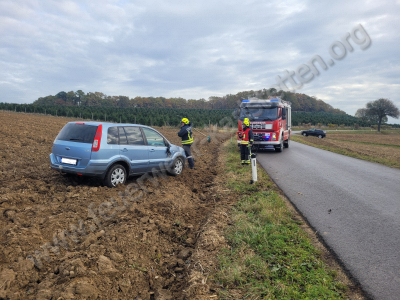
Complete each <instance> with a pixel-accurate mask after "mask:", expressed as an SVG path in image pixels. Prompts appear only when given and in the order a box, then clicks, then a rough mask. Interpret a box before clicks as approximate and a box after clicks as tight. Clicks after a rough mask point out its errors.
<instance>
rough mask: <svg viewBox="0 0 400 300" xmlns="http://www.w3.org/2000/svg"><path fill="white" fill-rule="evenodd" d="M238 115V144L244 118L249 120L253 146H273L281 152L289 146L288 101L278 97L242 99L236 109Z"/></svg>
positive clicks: (290, 112) (290, 113)
mask: <svg viewBox="0 0 400 300" xmlns="http://www.w3.org/2000/svg"><path fill="white" fill-rule="evenodd" d="M236 113H237V116H238V119H239V120H238V129H239V131H238V132H237V142H238V144H240V138H239V132H240V131H241V130H242V122H243V120H244V118H248V119H249V121H250V128H251V129H252V130H253V134H254V143H253V147H254V148H256V149H257V147H258V148H267V147H274V148H275V151H277V152H282V150H283V148H284V147H285V148H289V140H290V134H291V131H292V129H291V127H292V109H291V105H290V102H287V101H283V100H282V99H280V98H277V97H275V98H271V99H258V98H249V99H247V100H243V101H242V103H241V104H240V108H239V109H238V110H237V111H236Z"/></svg>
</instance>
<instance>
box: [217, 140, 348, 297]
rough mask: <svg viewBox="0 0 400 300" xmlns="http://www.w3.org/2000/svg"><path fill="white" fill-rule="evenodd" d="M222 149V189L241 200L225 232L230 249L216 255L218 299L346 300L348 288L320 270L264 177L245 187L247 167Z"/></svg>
mask: <svg viewBox="0 0 400 300" xmlns="http://www.w3.org/2000/svg"><path fill="white" fill-rule="evenodd" d="M226 150H227V151H228V156H227V161H226V172H227V177H228V182H227V186H228V187H229V188H231V189H233V190H234V191H235V192H236V193H237V194H238V195H239V197H240V200H239V202H238V203H237V205H236V206H235V208H234V209H233V212H232V219H233V226H230V227H229V229H228V230H227V232H226V237H227V239H228V242H229V244H230V246H231V248H230V249H225V250H224V251H223V252H222V254H221V255H220V256H219V263H220V270H219V272H218V273H217V274H216V280H217V281H218V282H219V283H220V284H222V285H223V287H224V288H223V289H222V290H221V291H220V297H221V299H345V290H346V288H347V287H346V286H345V285H344V284H342V283H341V282H339V281H337V280H335V275H336V273H335V272H334V271H330V270H329V269H328V268H327V267H326V266H325V265H324V263H323V261H322V260H321V258H320V252H319V251H318V250H316V249H315V248H314V247H313V246H312V244H311V242H310V239H309V238H308V236H307V234H306V233H305V232H304V231H303V230H302V229H301V228H300V227H299V225H300V224H301V222H299V221H296V220H294V219H293V218H292V217H293V216H292V214H291V212H290V211H289V209H288V208H287V207H286V204H285V202H284V201H283V199H282V198H281V196H280V195H279V193H278V191H277V190H275V187H274V185H273V183H272V181H271V179H270V178H269V177H268V175H267V174H266V173H265V172H264V171H263V170H262V169H261V168H259V170H258V182H257V183H255V184H253V185H250V184H249V181H250V179H251V168H250V167H249V166H247V167H242V166H240V159H239V153H238V151H237V147H236V146H235V145H233V146H232V144H230V145H229V146H228V147H227V149H226ZM238 295H240V296H238Z"/></svg>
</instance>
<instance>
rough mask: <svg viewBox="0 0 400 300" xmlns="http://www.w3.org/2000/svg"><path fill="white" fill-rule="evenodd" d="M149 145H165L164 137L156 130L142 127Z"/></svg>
mask: <svg viewBox="0 0 400 300" xmlns="http://www.w3.org/2000/svg"><path fill="white" fill-rule="evenodd" d="M142 129H143V132H144V135H145V136H146V140H147V144H148V145H149V146H165V142H164V138H163V137H162V136H161V135H160V134H159V133H158V132H156V131H154V130H151V129H149V128H142Z"/></svg>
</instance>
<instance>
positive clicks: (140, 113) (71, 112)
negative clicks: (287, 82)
mask: <svg viewBox="0 0 400 300" xmlns="http://www.w3.org/2000/svg"><path fill="white" fill-rule="evenodd" d="M0 109H1V110H9V111H15V112H25V113H40V114H46V115H52V116H62V117H69V118H76V119H86V120H94V121H108V122H115V123H120V122H121V123H134V124H143V125H149V126H176V125H178V124H180V121H181V120H182V118H183V117H186V118H188V119H189V120H190V121H191V122H193V124H194V126H195V127H203V126H208V125H210V124H212V125H214V124H218V125H219V126H230V127H236V126H237V121H236V120H235V119H234V114H233V109H177V108H140V107H128V108H119V107H97V106H65V105H62V106H57V105H34V104H12V103H0ZM300 124H311V125H313V126H316V125H318V124H321V125H328V124H337V125H345V126H354V125H355V124H357V126H361V127H369V126H371V125H376V124H378V121H377V120H367V119H362V118H356V117H353V116H350V115H347V114H337V113H330V112H292V125H293V126H298V125H300ZM399 126H400V125H399Z"/></svg>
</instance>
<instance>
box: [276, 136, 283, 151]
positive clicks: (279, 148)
mask: <svg viewBox="0 0 400 300" xmlns="http://www.w3.org/2000/svg"><path fill="white" fill-rule="evenodd" d="M275 151H276V152H282V151H283V137H282V139H281V143H280V144H279V146H277V147H276V148H275Z"/></svg>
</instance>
